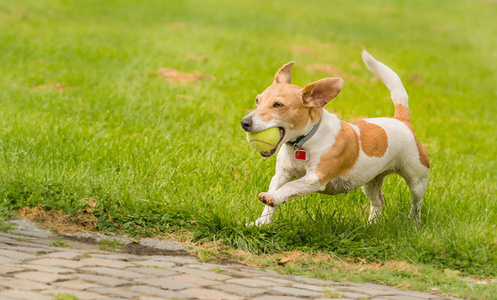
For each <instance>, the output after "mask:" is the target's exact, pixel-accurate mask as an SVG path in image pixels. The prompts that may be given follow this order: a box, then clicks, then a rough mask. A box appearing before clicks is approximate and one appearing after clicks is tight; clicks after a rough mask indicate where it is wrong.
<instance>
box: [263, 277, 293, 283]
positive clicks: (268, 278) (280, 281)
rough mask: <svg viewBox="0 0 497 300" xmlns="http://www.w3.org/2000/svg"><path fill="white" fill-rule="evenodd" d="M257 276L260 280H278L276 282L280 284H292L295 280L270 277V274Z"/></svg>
mask: <svg viewBox="0 0 497 300" xmlns="http://www.w3.org/2000/svg"><path fill="white" fill-rule="evenodd" d="M257 278H258V279H259V280H267V281H271V282H276V283H280V284H292V283H294V281H291V280H287V279H282V278H275V277H269V276H262V277H257Z"/></svg>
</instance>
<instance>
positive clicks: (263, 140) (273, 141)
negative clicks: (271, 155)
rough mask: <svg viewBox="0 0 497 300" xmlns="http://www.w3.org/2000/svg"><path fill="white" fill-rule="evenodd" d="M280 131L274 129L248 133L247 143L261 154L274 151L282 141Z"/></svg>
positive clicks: (276, 128)
mask: <svg viewBox="0 0 497 300" xmlns="http://www.w3.org/2000/svg"><path fill="white" fill-rule="evenodd" d="M280 137H281V135H280V129H279V128H278V127H272V128H269V129H266V130H263V131H259V132H247V141H248V142H249V143H250V145H252V147H254V148H255V150H257V151H259V152H266V151H270V150H272V149H273V148H274V147H276V145H277V144H278V142H279V141H280Z"/></svg>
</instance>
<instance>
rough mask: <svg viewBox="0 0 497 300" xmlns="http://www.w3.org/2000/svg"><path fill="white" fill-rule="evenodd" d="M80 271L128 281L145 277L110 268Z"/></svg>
mask: <svg viewBox="0 0 497 300" xmlns="http://www.w3.org/2000/svg"><path fill="white" fill-rule="evenodd" d="M81 271H84V272H88V273H95V274H98V275H102V276H110V277H115V278H124V279H130V280H133V279H136V278H143V277H145V275H143V274H140V273H137V272H132V271H126V270H120V269H112V268H106V267H93V268H82V269H81Z"/></svg>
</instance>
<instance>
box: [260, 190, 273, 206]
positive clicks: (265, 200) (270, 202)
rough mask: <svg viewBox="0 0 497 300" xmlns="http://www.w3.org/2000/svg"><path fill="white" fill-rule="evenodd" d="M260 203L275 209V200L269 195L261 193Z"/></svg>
mask: <svg viewBox="0 0 497 300" xmlns="http://www.w3.org/2000/svg"><path fill="white" fill-rule="evenodd" d="M259 201H261V202H262V203H264V204H266V205H267V206H271V207H274V198H273V197H271V195H269V193H260V194H259Z"/></svg>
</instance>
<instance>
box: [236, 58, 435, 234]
mask: <svg viewBox="0 0 497 300" xmlns="http://www.w3.org/2000/svg"><path fill="white" fill-rule="evenodd" d="M362 58H363V61H364V63H365V64H366V66H367V67H368V69H369V70H370V71H371V72H373V73H374V74H375V75H376V76H378V77H379V78H380V79H381V81H383V83H384V84H385V85H386V86H387V88H388V89H389V90H390V93H391V97H392V100H393V103H394V104H395V114H394V116H393V118H391V117H390V118H389V117H385V118H371V119H364V120H359V121H357V122H355V123H347V122H344V121H341V120H339V119H338V117H337V116H336V115H335V114H332V113H330V112H328V111H326V110H325V109H324V106H325V105H326V104H328V103H329V102H330V101H331V100H332V99H333V98H335V97H336V96H337V95H338V93H340V90H341V89H342V86H343V83H344V81H343V79H341V78H336V77H335V78H324V79H321V80H318V81H316V82H314V83H311V84H308V85H306V86H305V87H304V88H300V87H298V86H296V85H293V84H291V81H292V66H293V63H294V62H290V63H288V64H286V65H284V66H283V67H282V68H281V69H279V70H278V72H277V73H276V75H275V77H274V81H273V84H272V85H270V86H269V87H267V88H266V90H265V91H264V92H262V94H260V95H258V96H257V97H256V99H255V104H256V106H257V108H256V110H254V111H253V112H251V113H250V114H248V115H247V116H246V117H245V118H244V119H243V120H242V121H241V125H242V128H243V129H244V130H245V131H247V132H259V131H262V130H266V129H268V128H271V127H278V128H279V130H280V135H281V138H280V140H279V142H278V143H277V145H276V147H274V149H272V150H269V151H266V152H261V155H262V156H264V157H270V156H272V155H274V154H275V153H276V152H277V151H278V149H279V148H280V147H281V150H280V151H279V153H278V156H277V160H276V172H275V175H274V177H273V178H272V179H271V183H270V185H269V191H268V192H266V193H260V194H259V200H260V201H261V202H262V203H264V204H266V207H265V208H264V211H263V212H262V215H261V217H260V218H258V219H257V220H256V221H255V224H256V225H259V226H260V225H263V224H268V223H270V222H271V220H272V217H273V214H274V212H275V211H276V209H277V207H278V205H280V204H284V203H286V202H287V201H288V200H289V199H290V198H294V197H297V196H302V195H307V194H310V193H313V192H320V193H323V194H328V195H335V194H340V193H347V192H349V191H352V190H354V189H356V188H358V187H362V190H363V192H364V194H365V195H366V197H367V198H368V199H369V201H370V207H371V211H370V214H369V221H370V222H371V221H374V220H375V218H377V217H378V216H379V215H380V213H381V207H382V206H383V203H384V202H385V200H384V198H383V194H382V192H381V186H382V184H383V179H384V178H385V176H387V175H388V174H391V173H397V174H399V175H400V176H402V177H403V178H404V179H405V180H406V183H407V185H408V186H409V189H410V191H411V196H412V206H411V211H410V214H409V218H410V219H412V220H414V221H417V222H420V220H421V206H422V205H423V194H424V192H425V189H426V186H427V184H428V175H429V173H430V162H429V159H428V155H427V153H426V150H425V148H424V147H423V145H422V144H421V143H420V142H418V140H417V139H416V136H415V134H414V129H413V127H412V125H411V117H410V112H409V107H408V101H407V99H408V97H407V92H406V90H405V88H404V86H403V85H402V82H401V80H400V78H399V76H398V75H397V74H396V73H395V72H394V71H392V70H391V69H390V68H389V67H387V66H386V65H384V64H383V63H381V62H379V61H377V60H376V59H374V58H373V57H372V56H371V55H370V54H369V53H368V52H366V50H363V52H362ZM294 179H295V180H294Z"/></svg>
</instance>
